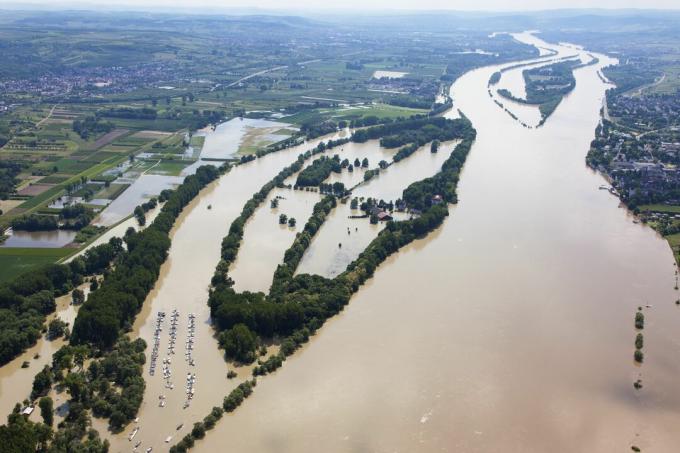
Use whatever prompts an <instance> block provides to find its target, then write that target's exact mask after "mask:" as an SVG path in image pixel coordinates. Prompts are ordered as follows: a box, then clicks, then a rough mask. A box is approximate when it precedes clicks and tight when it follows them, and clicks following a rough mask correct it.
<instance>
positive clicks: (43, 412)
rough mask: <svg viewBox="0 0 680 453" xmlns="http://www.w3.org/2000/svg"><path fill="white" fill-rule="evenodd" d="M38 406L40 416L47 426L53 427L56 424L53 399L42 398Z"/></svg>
mask: <svg viewBox="0 0 680 453" xmlns="http://www.w3.org/2000/svg"><path fill="white" fill-rule="evenodd" d="M38 406H40V416H41V417H42V419H43V422H45V424H46V425H47V426H52V425H53V424H54V401H52V398H50V397H49V396H45V397H42V398H40V401H39V402H38Z"/></svg>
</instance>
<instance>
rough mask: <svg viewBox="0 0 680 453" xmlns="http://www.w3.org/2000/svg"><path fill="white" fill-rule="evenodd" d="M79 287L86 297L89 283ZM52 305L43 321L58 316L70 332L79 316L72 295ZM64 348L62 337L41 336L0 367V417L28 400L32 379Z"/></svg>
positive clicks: (67, 295) (57, 299)
mask: <svg viewBox="0 0 680 453" xmlns="http://www.w3.org/2000/svg"><path fill="white" fill-rule="evenodd" d="M79 288H80V289H81V290H82V291H83V292H84V293H85V295H86V296H87V294H88V293H89V284H83V285H81V286H80V287H79ZM55 302H56V304H57V309H56V311H55V312H54V313H53V314H51V315H50V316H48V317H47V320H46V322H47V323H49V322H50V321H51V320H52V319H54V318H55V317H58V318H59V319H61V320H62V321H64V322H66V323H68V324H69V329H71V328H72V327H73V321H75V318H76V314H77V313H78V312H77V308H76V307H75V306H73V305H71V294H70V293H69V294H66V295H64V296H61V297H57V298H56V300H55ZM63 345H64V339H63V338H58V339H55V340H52V341H49V340H47V339H46V338H45V336H44V335H43V336H42V337H41V338H39V339H38V341H37V342H36V344H35V345H33V346H32V347H30V348H29V349H27V350H26V351H25V352H24V353H23V354H20V355H18V356H17V357H15V358H14V360H12V361H11V362H8V363H7V364H5V365H3V366H2V367H0V414H9V413H10V412H12V409H13V408H14V405H15V404H16V403H20V402H22V401H23V400H24V399H27V398H29V397H30V395H31V389H32V388H33V378H34V377H35V375H36V374H37V373H38V371H40V370H42V369H43V367H44V366H45V365H51V364H52V355H53V354H54V353H55V352H56V351H57V350H59V348H61V347H62V346H63ZM24 362H28V363H29V366H28V368H22V367H21V365H22V364H23V363H24ZM3 416H4V415H3Z"/></svg>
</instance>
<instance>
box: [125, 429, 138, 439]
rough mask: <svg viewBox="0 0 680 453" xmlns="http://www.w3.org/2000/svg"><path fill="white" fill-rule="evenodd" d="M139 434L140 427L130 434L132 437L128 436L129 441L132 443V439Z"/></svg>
mask: <svg viewBox="0 0 680 453" xmlns="http://www.w3.org/2000/svg"><path fill="white" fill-rule="evenodd" d="M137 432H139V427H137V428H135V429H134V430H132V433H130V436H128V440H129V441H130V442H132V439H134V438H135V436H136V435H137Z"/></svg>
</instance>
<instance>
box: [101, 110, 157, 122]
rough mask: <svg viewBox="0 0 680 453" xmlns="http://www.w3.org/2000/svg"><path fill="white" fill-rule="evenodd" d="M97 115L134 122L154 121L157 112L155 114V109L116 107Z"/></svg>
mask: <svg viewBox="0 0 680 453" xmlns="http://www.w3.org/2000/svg"><path fill="white" fill-rule="evenodd" d="M98 113H99V115H101V116H105V117H109V118H126V119H136V120H155V119H156V118H157V117H158V112H156V109H152V108H149V107H143V108H139V109H136V108H132V107H118V108H111V109H106V110H103V111H101V112H98Z"/></svg>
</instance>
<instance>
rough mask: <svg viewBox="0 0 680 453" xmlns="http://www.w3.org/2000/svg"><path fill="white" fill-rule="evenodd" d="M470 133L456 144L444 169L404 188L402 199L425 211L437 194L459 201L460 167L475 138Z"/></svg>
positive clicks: (448, 200) (450, 200)
mask: <svg viewBox="0 0 680 453" xmlns="http://www.w3.org/2000/svg"><path fill="white" fill-rule="evenodd" d="M469 135H471V137H466V138H465V139H464V140H463V141H462V142H460V143H459V144H458V145H457V146H456V148H455V149H454V150H453V152H452V153H451V155H450V156H449V158H448V159H446V161H445V162H444V164H443V165H442V170H441V171H440V172H439V173H437V174H436V175H434V176H432V177H430V178H426V179H423V180H421V181H417V182H414V183H413V184H411V185H410V186H408V187H407V188H406V189H405V190H404V194H403V197H402V199H403V200H404V202H405V203H406V205H407V206H408V207H409V208H411V209H416V210H419V211H423V210H425V209H427V208H429V207H430V206H431V205H432V204H433V197H434V196H435V195H439V196H441V197H442V199H443V201H446V202H448V203H455V202H456V201H457V198H456V186H457V184H458V177H459V173H460V169H461V168H462V166H463V164H464V163H465V158H466V157H467V154H468V152H469V151H470V147H471V146H472V141H473V140H474V133H472V134H469Z"/></svg>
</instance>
